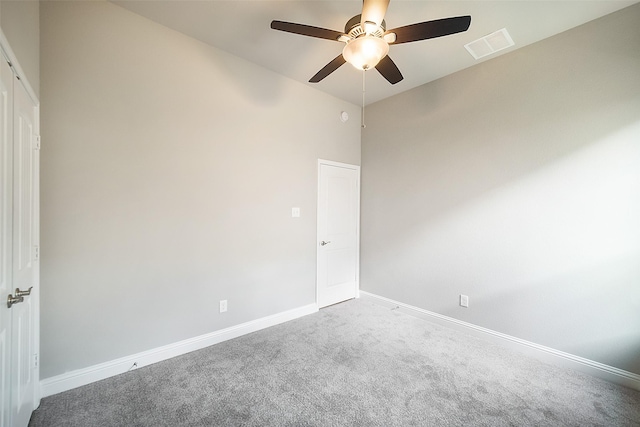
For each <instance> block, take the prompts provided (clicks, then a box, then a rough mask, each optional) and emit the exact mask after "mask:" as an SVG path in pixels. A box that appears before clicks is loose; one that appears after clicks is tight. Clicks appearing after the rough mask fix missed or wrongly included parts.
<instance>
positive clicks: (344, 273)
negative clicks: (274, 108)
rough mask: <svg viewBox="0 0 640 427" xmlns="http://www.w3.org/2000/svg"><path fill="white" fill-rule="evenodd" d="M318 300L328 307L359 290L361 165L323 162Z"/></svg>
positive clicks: (319, 304)
mask: <svg viewBox="0 0 640 427" xmlns="http://www.w3.org/2000/svg"><path fill="white" fill-rule="evenodd" d="M318 167H319V173H318V180H319V186H318V261H317V264H318V265H317V279H316V280H317V303H318V306H319V307H326V306H328V305H331V304H336V303H338V302H342V301H345V300H348V299H351V298H355V297H356V296H357V293H358V280H359V277H358V276H359V274H358V273H359V259H360V256H359V222H360V221H359V218H360V168H359V166H353V165H345V164H340V163H334V162H325V161H320V162H319V165H318Z"/></svg>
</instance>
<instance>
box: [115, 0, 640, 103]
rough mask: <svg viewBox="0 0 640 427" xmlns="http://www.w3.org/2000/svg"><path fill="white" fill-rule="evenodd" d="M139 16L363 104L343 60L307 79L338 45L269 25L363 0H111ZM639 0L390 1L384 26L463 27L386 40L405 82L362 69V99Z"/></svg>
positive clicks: (349, 7)
mask: <svg viewBox="0 0 640 427" xmlns="http://www.w3.org/2000/svg"><path fill="white" fill-rule="evenodd" d="M112 1H113V3H115V4H118V5H120V6H122V7H124V8H126V9H129V10H131V11H132V12H135V13H137V14H139V15H142V16H144V17H146V18H149V19H151V20H153V21H156V22H158V23H160V24H163V25H165V26H167V27H169V28H172V29H175V30H177V31H180V32H182V33H184V34H186V35H188V36H191V37H194V38H196V39H198V40H201V41H203V42H205V43H208V44H210V45H212V46H215V47H217V48H220V49H222V50H225V51H227V52H229V53H232V54H234V55H236V56H239V57H241V58H244V59H246V60H248V61H250V62H253V63H255V64H258V65H261V66H263V67H265V68H267V69H269V70H272V71H275V72H276V73H279V74H282V75H285V76H287V77H290V78H292V79H294V80H297V81H300V82H302V83H304V84H308V85H310V86H313V87H314V88H316V89H318V90H321V91H323V92H326V93H329V94H331V95H333V96H335V97H337V98H340V99H343V100H346V101H349V102H351V103H353V104H356V105H361V104H362V72H360V71H357V70H356V69H354V68H353V67H351V65H349V64H345V65H343V66H342V67H340V68H339V69H338V70H337V71H335V72H334V73H332V74H331V75H329V76H328V77H327V78H325V79H324V80H323V81H321V82H320V83H315V84H313V83H308V80H309V79H310V78H311V76H313V75H314V74H315V73H316V72H317V71H318V70H320V68H322V67H323V66H324V65H325V64H327V63H328V62H329V61H331V60H332V59H333V58H335V57H336V56H338V55H339V54H340V53H341V51H342V47H343V46H344V44H343V43H340V42H333V41H330V40H323V39H317V38H312V37H305V36H300V35H296V34H291V33H285V32H281V31H275V30H272V29H271V28H270V23H271V21H272V20H274V19H277V20H281V21H289V22H296V23H301V24H307V25H312V26H316V27H323V28H329V29H333V30H337V31H344V25H345V23H346V22H347V20H349V18H351V17H352V16H354V15H357V14H359V13H360V11H361V7H362V2H361V0H343V1H333V0H317V1H310V0H288V1H269V0H253V1H247V0H232V1H220V0H204V1H203V0H199V1H193V0H173V1H162V0H146V1H140V0H134V1H131V0H112ZM637 2H638V0H599V1H582V0H569V1H555V0H549V1H547V0H502V1H492V0H474V1H408V0H391V3H390V5H389V9H388V10H387V15H386V18H385V20H386V22H387V28H388V29H392V28H396V27H400V26H404V25H409V24H413V23H416V22H422V21H430V20H432V19H440V18H446V17H450V16H461V15H471V26H470V28H469V30H468V31H466V32H464V33H460V34H454V35H450V36H446V37H442V38H438V39H431V40H423V41H419V42H414V43H406V44H401V45H396V46H393V45H392V46H391V47H390V51H389V56H390V57H391V58H392V59H393V61H394V62H395V63H396V65H397V66H398V68H399V69H400V71H401V72H402V74H403V75H404V80H403V81H401V82H400V83H398V84H396V85H391V84H389V82H387V81H386V80H385V79H384V78H383V77H382V76H380V74H378V72H377V71H375V70H371V71H368V72H366V103H367V104H370V103H372V102H375V101H379V100H381V99H384V98H387V97H389V96H392V95H395V94H397V93H400V92H404V91H406V90H409V89H412V88H414V87H416V86H420V85H423V84H425V83H428V82H430V81H432V80H435V79H438V78H440V77H443V76H446V75H448V74H451V73H454V72H456V71H459V70H462V69H464V68H467V67H471V66H473V65H475V64H476V63H479V62H482V61H485V60H490V59H491V58H494V57H496V56H498V55H501V54H504V53H508V52H510V51H512V50H514V49H518V48H521V47H523V46H526V45H528V44H531V43H534V42H536V41H539V40H542V39H544V38H547V37H550V36H553V35H555V34H558V33H560V32H563V31H566V30H568V29H570V28H573V27H576V26H578V25H581V24H583V23H585V22H588V21H591V20H593V19H596V18H599V17H601V16H603V15H606V14H609V13H612V12H615V11H616V10H619V9H622V8H624V7H627V6H629V5H631V4H634V3H637ZM502 28H506V29H507V30H508V32H509V34H511V37H512V38H513V40H514V42H515V46H513V47H511V48H508V49H506V50H503V51H501V52H498V53H495V54H493V55H491V56H488V57H486V58H483V59H481V60H479V61H476V60H475V59H473V57H472V56H471V55H470V54H469V53H468V52H467V51H466V49H465V48H464V45H465V44H466V43H469V42H471V41H473V40H475V39H478V38H480V37H483V36H485V35H487V34H489V33H492V32H494V31H497V30H499V29H502Z"/></svg>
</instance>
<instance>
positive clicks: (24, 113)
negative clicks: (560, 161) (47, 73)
mask: <svg viewBox="0 0 640 427" xmlns="http://www.w3.org/2000/svg"><path fill="white" fill-rule="evenodd" d="M0 62H1V63H2V64H0V67H1V68H0V77H1V78H0V80H1V83H0V104H1V105H0V118H1V120H2V121H1V122H0V133H1V134H0V142H1V143H2V145H1V151H0V153H1V155H2V158H1V159H0V188H1V189H2V196H1V197H0V228H1V231H2V233H1V236H2V237H1V238H0V243H1V248H0V251H1V252H0V320H1V321H2V323H1V324H0V364H1V365H2V373H1V374H0V387H1V388H0V393H2V396H1V397H0V405H1V406H0V411H1V412H0V421H1V426H2V427H4V426H7V427H8V426H12V427H26V426H27V425H28V423H29V418H30V417H31V412H32V411H33V409H34V408H35V404H36V403H37V396H36V384H37V381H38V374H37V356H36V355H37V347H38V346H37V341H36V332H37V328H36V322H37V312H38V309H37V299H36V298H37V297H36V295H37V288H38V276H39V274H38V248H37V242H38V226H37V224H38V191H39V189H38V176H39V175H38V171H39V156H38V151H37V149H38V147H37V131H38V129H37V126H38V121H37V120H38V119H37V105H36V104H35V103H34V102H33V101H32V99H31V97H30V96H29V95H28V93H27V90H26V89H25V87H24V86H23V85H22V83H21V82H20V80H19V79H18V78H17V77H16V75H15V73H14V72H13V70H12V69H11V68H10V66H9V65H8V63H7V62H6V61H5V60H4V58H3V57H2V56H1V55H0ZM10 302H11V303H10Z"/></svg>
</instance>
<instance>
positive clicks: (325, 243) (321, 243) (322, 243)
mask: <svg viewBox="0 0 640 427" xmlns="http://www.w3.org/2000/svg"><path fill="white" fill-rule="evenodd" d="M329 243H331V241H327V242H325V241H324V240H323V241H322V242H320V245H321V246H324V245H328V244H329Z"/></svg>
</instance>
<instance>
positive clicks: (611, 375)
mask: <svg viewBox="0 0 640 427" xmlns="http://www.w3.org/2000/svg"><path fill="white" fill-rule="evenodd" d="M360 297H361V298H362V299H368V300H371V301H374V302H376V303H378V304H381V305H384V306H386V307H390V308H395V307H397V308H398V309H399V310H400V311H402V312H404V313H407V314H410V315H412V316H415V317H419V318H421V319H426V320H429V321H432V322H434V323H438V324H440V325H443V326H447V327H450V328H453V329H456V330H459V331H463V332H467V333H471V334H472V335H475V336H478V337H481V338H483V339H488V340H490V341H492V342H495V343H498V344H501V345H505V346H507V347H509V348H512V349H514V350H517V351H520V352H524V353H526V354H527V355H529V356H532V357H535V358H536V359H539V360H542V361H544V362H547V363H551V364H553V365H556V366H562V367H564V368H570V369H574V370H576V371H579V372H582V373H585V374H588V375H591V376H594V377H598V378H601V379H604V380H607V381H610V382H612V383H616V384H620V385H623V386H625V387H629V388H632V389H635V390H640V375H638V374H635V373H633V372H629V371H625V370H623V369H618V368H614V367H613V366H609V365H605V364H603V363H600V362H596V361H593V360H589V359H585V358H583V357H580V356H576V355H573V354H569V353H565V352H563V351H560V350H556V349H553V348H550V347H545V346H543V345H540V344H536V343H533V342H530V341H526V340H523V339H520V338H516V337H512V336H511V335H507V334H503V333H501V332H497V331H494V330H491V329H487V328H483V327H481V326H477V325H474V324H472V323H467V322H463V321H462V320H458V319H454V318H453V317H448V316H443V315H442V314H438V313H434V312H432V311H428V310H424V309H422V308H418V307H414V306H411V305H409V304H404V303H401V302H398V301H394V300H392V299H389V298H385V297H381V296H379V295H375V294H372V293H369V292H365V291H362V290H361V291H360Z"/></svg>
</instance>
